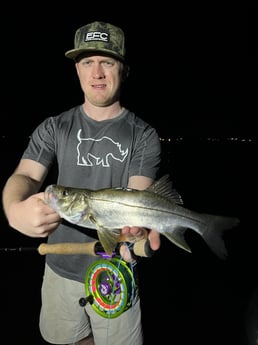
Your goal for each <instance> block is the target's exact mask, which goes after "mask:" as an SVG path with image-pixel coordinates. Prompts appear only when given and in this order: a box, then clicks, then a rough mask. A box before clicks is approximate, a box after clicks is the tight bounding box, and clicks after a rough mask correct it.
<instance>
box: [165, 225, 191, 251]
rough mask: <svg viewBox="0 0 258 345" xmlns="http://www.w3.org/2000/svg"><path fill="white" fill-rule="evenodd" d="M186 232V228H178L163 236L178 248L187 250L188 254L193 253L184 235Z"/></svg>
mask: <svg viewBox="0 0 258 345" xmlns="http://www.w3.org/2000/svg"><path fill="white" fill-rule="evenodd" d="M185 232H186V228H184V227H182V226H177V227H175V228H174V229H173V232H172V233H171V232H167V231H165V232H163V233H162V234H163V235H164V236H165V237H166V238H167V239H168V240H169V241H171V242H173V243H174V244H175V245H176V246H178V247H180V248H182V249H184V250H186V251H187V252H190V253H191V252H192V251H191V248H190V247H189V245H188V244H187V242H186V240H185V237H184V234H185Z"/></svg>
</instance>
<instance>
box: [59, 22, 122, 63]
mask: <svg viewBox="0 0 258 345" xmlns="http://www.w3.org/2000/svg"><path fill="white" fill-rule="evenodd" d="M87 52H89V53H91V52H93V53H94V52H96V53H97V52H99V53H102V54H103V53H106V54H108V55H111V56H113V57H114V58H116V59H119V60H121V61H124V60H125V38H124V32H123V31H122V30H121V29H120V28H119V27H117V26H114V25H112V24H109V23H104V22H93V23H90V24H87V25H85V26H82V27H81V28H79V29H78V30H77V31H76V33H75V37H74V49H72V50H68V51H67V52H66V53H65V56H66V57H68V58H70V59H73V60H75V59H76V57H78V55H80V54H82V53H87Z"/></svg>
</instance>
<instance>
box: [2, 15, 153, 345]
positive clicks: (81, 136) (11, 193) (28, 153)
mask: <svg viewBox="0 0 258 345" xmlns="http://www.w3.org/2000/svg"><path fill="white" fill-rule="evenodd" d="M65 56H66V57H67V58H70V59H72V60H73V61H74V62H75V68H76V72H77V75H78V78H79V81H80V85H81V88H82V91H83V94H84V102H83V104H81V105H78V106H75V107H73V108H72V109H69V110H67V111H64V112H63V113H61V114H59V115H57V116H54V117H49V118H47V119H45V120H44V121H43V122H42V123H41V124H39V126H38V127H37V128H36V129H35V131H34V132H33V133H32V136H31V139H30V142H29V144H28V147H27V148H26V150H25V152H24V154H23V155H22V157H21V160H20V162H19V164H18V166H17V168H16V170H15V172H14V173H13V174H12V176H10V178H9V179H8V181H7V182H6V185H5V187H4V190H3V206H4V211H5V214H6V217H7V219H8V222H9V225H10V226H11V227H12V228H14V229H17V230H18V231H20V232H21V233H23V234H25V235H27V236H30V237H42V238H45V237H48V243H50V244H52V243H62V242H74V243H77V242H79V243H81V242H92V241H95V239H96V238H95V237H94V236H93V235H92V231H90V230H89V231H87V229H84V231H79V230H78V229H74V228H73V227H72V225H69V224H67V223H64V222H62V221H61V219H60V217H59V215H58V214H57V213H56V212H55V211H54V210H53V209H52V208H50V207H49V206H47V205H46V204H45V202H44V193H43V192H41V191H40V188H41V187H42V185H43V183H44V181H45V178H46V176H47V174H48V172H49V170H50V169H51V166H52V165H53V164H54V163H55V162H57V164H58V178H57V183H58V184H61V185H64V186H71V187H78V188H87V189H92V190H97V189H100V188H109V187H117V186H121V187H130V188H134V189H139V190H143V189H145V188H147V187H148V186H149V185H150V184H151V183H152V182H153V181H154V180H155V179H156V178H157V175H158V173H159V165H160V142H159V136H158V134H157V132H156V131H155V129H153V128H152V127H151V126H149V125H148V124H147V123H146V122H144V121H143V120H142V119H140V118H139V117H136V116H135V114H134V113H132V112H130V111H129V110H128V109H125V108H124V107H123V106H122V104H121V103H120V89H121V85H122V83H123V82H124V80H125V79H126V77H127V74H128V66H127V64H126V60H125V42H124V33H123V31H122V30H121V29H120V28H119V27H117V26H114V25H111V24H109V23H104V22H93V23H90V24H88V25H85V26H83V27H81V28H79V29H78V30H77V31H76V33H75V40H74V49H72V50H69V51H68V52H66V53H65ZM121 231H122V233H123V234H125V235H128V234H129V235H133V236H135V237H138V236H139V237H140V236H142V235H143V234H145V233H146V231H147V230H146V229H142V228H138V227H129V226H128V227H125V228H123V229H122V230H121ZM147 233H148V238H149V241H150V246H151V248H152V249H153V250H157V249H158V248H159V246H160V238H159V234H158V233H157V232H155V231H153V230H150V229H148V232H147ZM96 260H97V259H96V257H94V256H87V255H68V256H67V255H60V254H59V255H54V254H48V255H46V266H45V272H44V279H43V284H42V308H41V312H40V331H41V334H42V336H43V338H44V339H45V340H46V341H48V342H49V343H52V344H80V345H86V344H87V345H92V344H96V345H97V344H98V345H102V344H103V345H104V344H112V345H113V344H116V345H119V344H121V345H122V344H123V345H125V344H126V345H129V344H131V345H141V344H142V342H143V336H142V327H141V311H140V301H139V296H138V294H137V293H136V296H135V300H134V303H133V305H132V307H131V308H130V309H128V310H126V311H125V312H124V313H122V314H121V315H119V316H118V317H117V318H114V319H105V318H103V317H102V316H101V315H99V314H98V313H96V312H95V311H94V310H93V308H91V305H90V304H89V303H88V304H86V306H85V308H82V307H81V306H80V305H79V303H78V301H79V299H80V298H81V297H82V296H83V295H84V293H85V290H84V279H85V273H86V271H87V268H88V267H89V265H90V264H91V263H93V262H94V261H96Z"/></svg>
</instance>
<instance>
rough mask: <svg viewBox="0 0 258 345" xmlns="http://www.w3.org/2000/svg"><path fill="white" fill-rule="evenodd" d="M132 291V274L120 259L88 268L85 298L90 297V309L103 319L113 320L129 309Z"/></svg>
mask: <svg viewBox="0 0 258 345" xmlns="http://www.w3.org/2000/svg"><path fill="white" fill-rule="evenodd" d="M134 290H135V280H134V277H133V273H132V271H131V270H130V268H129V267H128V265H127V263H126V262H125V261H124V260H122V259H118V258H112V259H109V260H107V259H102V260H98V261H96V262H94V263H93V264H91V266H90V267H89V268H88V271H87V273H86V276H85V291H86V298H89V297H92V298H91V300H92V303H91V306H92V308H93V309H94V310H95V311H96V312H97V313H98V314H99V315H101V316H103V317H105V318H115V317H117V316H119V315H120V314H122V313H123V312H124V311H126V310H127V309H129V308H130V307H131V305H132V300H133V294H134Z"/></svg>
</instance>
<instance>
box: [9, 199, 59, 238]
mask: <svg viewBox="0 0 258 345" xmlns="http://www.w3.org/2000/svg"><path fill="white" fill-rule="evenodd" d="M8 213H9V214H8V219H9V225H10V226H11V227H12V228H14V229H16V230H18V231H20V232H21V233H23V234H25V235H27V236H30V237H42V238H43V237H47V236H48V235H49V233H51V232H52V231H54V230H55V229H56V228H57V226H58V225H59V223H60V221H61V218H60V216H59V215H58V214H57V213H56V212H55V211H54V210H53V209H52V208H51V207H49V206H48V205H47V204H46V203H45V202H44V193H37V194H33V195H31V196H30V197H28V198H27V199H26V200H23V201H19V202H13V204H12V205H11V206H10V208H9V211H8Z"/></svg>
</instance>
